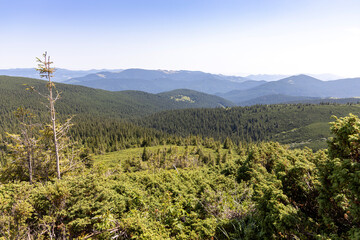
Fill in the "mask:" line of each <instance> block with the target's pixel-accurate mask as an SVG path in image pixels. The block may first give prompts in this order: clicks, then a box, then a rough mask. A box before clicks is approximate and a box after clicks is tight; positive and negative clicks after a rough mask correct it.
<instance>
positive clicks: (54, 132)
mask: <svg viewBox="0 0 360 240" xmlns="http://www.w3.org/2000/svg"><path fill="white" fill-rule="evenodd" d="M49 64H50V58H49V60H48V68H50V66H49ZM48 80H49V87H48V88H49V101H50V115H51V122H52V130H53V135H54V147H55V157H56V173H57V178H58V179H60V178H61V173H60V158H59V146H58V139H57V132H56V112H55V106H54V98H53V92H52V82H51V74H50V72H48Z"/></svg>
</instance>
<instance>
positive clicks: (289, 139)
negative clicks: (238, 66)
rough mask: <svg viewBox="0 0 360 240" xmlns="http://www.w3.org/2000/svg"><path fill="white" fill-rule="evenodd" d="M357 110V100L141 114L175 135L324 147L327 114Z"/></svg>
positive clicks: (149, 123)
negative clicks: (147, 115) (336, 102)
mask: <svg viewBox="0 0 360 240" xmlns="http://www.w3.org/2000/svg"><path fill="white" fill-rule="evenodd" d="M349 113H354V114H359V113H360V105H357V104H354V105H352V104H345V105H340V104H319V105H315V104H283V105H256V106H251V107H233V108H226V109H220V108H217V109H184V110H171V111H164V112H160V113H156V114H153V115H151V116H149V117H145V118H143V119H142V120H141V121H140V122H141V124H142V125H143V126H147V127H150V128H155V129H157V130H161V131H164V132H167V133H170V134H177V135H179V136H187V135H189V134H192V135H200V136H205V137H213V138H215V139H221V140H225V138H227V137H229V138H231V139H232V140H233V141H235V142H239V141H269V140H271V141H279V142H281V143H286V144H293V145H294V146H300V147H302V146H310V147H313V148H315V149H318V148H319V147H326V138H327V137H329V136H330V135H329V132H328V130H327V129H328V122H329V121H331V116H333V115H335V116H345V115H347V114H349Z"/></svg>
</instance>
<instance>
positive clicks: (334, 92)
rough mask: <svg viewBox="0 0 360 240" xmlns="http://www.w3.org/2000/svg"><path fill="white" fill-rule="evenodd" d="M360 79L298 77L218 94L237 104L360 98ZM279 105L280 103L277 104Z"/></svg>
mask: <svg viewBox="0 0 360 240" xmlns="http://www.w3.org/2000/svg"><path fill="white" fill-rule="evenodd" d="M359 89H360V78H348V79H339V80H333V81H321V80H319V79H316V78H313V77H310V76H307V75H297V76H291V77H288V78H284V79H281V80H278V81H273V82H266V83H264V84H261V85H259V86H256V87H253V88H251V89H246V90H233V91H230V92H227V93H221V94H217V95H218V96H221V97H223V98H225V99H228V100H230V101H232V102H234V103H236V104H240V105H241V103H242V102H246V101H250V100H255V99H257V98H264V97H265V96H267V97H268V98H271V96H276V95H277V96H279V95H282V97H283V99H286V98H287V97H288V98H289V100H293V99H291V98H293V97H305V98H304V99H302V100H306V98H309V97H313V98H349V97H359V96H360V90H359ZM289 100H286V101H285V100H284V102H289ZM277 103H278V102H277Z"/></svg>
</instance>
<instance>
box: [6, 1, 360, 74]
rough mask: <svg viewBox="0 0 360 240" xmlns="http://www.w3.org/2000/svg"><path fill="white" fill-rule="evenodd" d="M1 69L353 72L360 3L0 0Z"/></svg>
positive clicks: (356, 70) (357, 69)
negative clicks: (42, 62)
mask: <svg viewBox="0 0 360 240" xmlns="http://www.w3.org/2000/svg"><path fill="white" fill-rule="evenodd" d="M0 6H1V8H2V10H3V11H2V14H1V15H0V29H1V30H0V31H1V38H0V52H1V58H0V69H6V68H32V67H35V66H36V63H35V57H39V56H41V54H42V53H43V52H44V51H45V50H46V51H48V53H49V54H50V55H51V56H52V59H53V60H54V61H55V66H56V67H59V68H66V69H78V70H80V69H126V68H144V69H164V70H199V71H204V72H210V73H221V74H227V75H246V74H288V75H294V74H300V73H311V74H322V73H331V74H335V75H339V76H343V77H359V76H360V67H359V60H358V56H360V44H359V42H360V15H359V14H358V13H359V12H360V2H359V1H356V0H327V1H326V0H294V1H286V0H268V1H267V0H254V1H246V0H207V1H203V0H171V1H169V0H152V1H148V0H119V1H116V0H103V1H96V0H78V1H70V0H61V1H60V0H54V1H47V0H34V1H27V0H11V1H10V0H0Z"/></svg>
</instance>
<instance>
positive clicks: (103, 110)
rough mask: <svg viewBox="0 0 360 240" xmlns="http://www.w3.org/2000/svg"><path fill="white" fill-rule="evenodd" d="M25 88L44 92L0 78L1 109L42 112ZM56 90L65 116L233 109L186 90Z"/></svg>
mask: <svg viewBox="0 0 360 240" xmlns="http://www.w3.org/2000/svg"><path fill="white" fill-rule="evenodd" d="M24 84H27V85H30V86H34V87H35V88H36V89H39V91H42V92H45V81H42V80H36V79H30V78H20V77H7V76H0V92H1V94H0V96H1V97H0V106H1V109H7V111H12V110H14V109H16V108H17V107H19V106H24V107H31V108H35V109H41V108H42V106H41V104H40V101H41V98H40V96H39V95H38V94H36V93H30V92H28V91H26V90H25V89H26V86H24ZM56 89H57V90H58V91H59V92H62V98H61V100H60V101H59V102H58V109H59V111H60V113H66V114H80V113H87V114H94V115H101V116H113V117H118V118H126V117H134V116H144V115H147V114H150V113H154V112H158V111H162V110H168V109H179V108H211V107H230V106H233V104H232V103H231V102H229V101H227V100H225V99H222V98H220V97H217V96H213V95H209V94H204V93H200V92H196V91H190V90H185V89H183V90H177V91H174V92H167V93H166V92H165V93H161V94H151V93H146V92H141V91H122V92H109V91H104V90H99V89H92V88H87V87H83V86H75V85H68V84H60V83H58V84H56ZM188 95H189V96H188ZM179 96H183V97H187V99H188V101H178V100H177V97H179Z"/></svg>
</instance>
